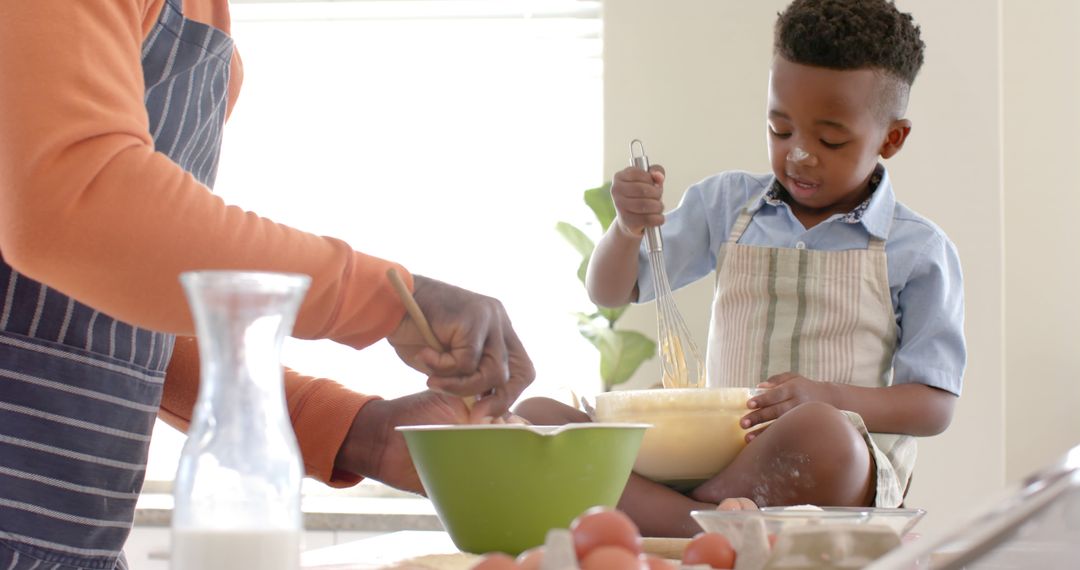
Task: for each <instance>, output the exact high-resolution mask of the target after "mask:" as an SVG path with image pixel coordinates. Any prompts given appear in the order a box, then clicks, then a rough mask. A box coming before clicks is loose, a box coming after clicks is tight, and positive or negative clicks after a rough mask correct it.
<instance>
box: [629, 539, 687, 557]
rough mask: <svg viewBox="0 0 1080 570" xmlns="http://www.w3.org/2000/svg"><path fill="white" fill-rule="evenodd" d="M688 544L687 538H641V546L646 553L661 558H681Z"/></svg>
mask: <svg viewBox="0 0 1080 570" xmlns="http://www.w3.org/2000/svg"><path fill="white" fill-rule="evenodd" d="M687 544H690V539H689V538H654V537H645V538H643V539H642V544H641V548H642V550H644V551H645V553H646V554H655V555H657V556H660V557H661V558H668V559H671V560H682V554H683V550H686V545H687Z"/></svg>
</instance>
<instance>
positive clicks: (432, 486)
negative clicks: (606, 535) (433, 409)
mask: <svg viewBox="0 0 1080 570" xmlns="http://www.w3.org/2000/svg"><path fill="white" fill-rule="evenodd" d="M648 427H649V425H648V424H626V423H583V424H568V425H565V426H527V425H517V424H506V425H499V424H496V425H460V426H458V425H455V426H446V425H442V426H402V427H399V428H397V429H398V430H399V431H401V432H403V433H404V435H405V441H406V443H407V444H408V446H409V454H410V455H411V456H412V460H413V463H414V464H415V465H416V470H417V472H418V473H419V474H420V481H421V482H422V483H423V484H424V490H425V491H426V492H427V496H428V498H430V499H431V502H432V503H433V504H434V505H435V511H436V512H438V514H439V519H441V520H442V523H443V526H445V527H446V531H447V533H449V535H450V538H451V539H452V540H453V541H454V544H455V545H457V547H458V548H460V549H461V550H463V551H465V552H473V553H477V554H482V553H485V552H493V551H502V552H505V553H507V554H511V555H517V554H519V553H521V552H522V551H524V550H527V549H529V548H532V547H534V546H538V545H541V544H543V543H544V539H545V537H546V535H547V531H548V530H550V529H552V528H567V527H568V526H570V523H571V522H572V521H573V520H574V517H576V516H578V515H580V514H581V513H582V512H583V511H584V510H586V509H588V508H589V507H592V506H595V505H606V506H609V507H613V506H615V503H616V502H618V500H619V495H621V494H622V491H623V487H625V486H626V482H627V480H628V479H629V478H630V470H631V468H632V467H633V465H634V459H635V458H636V457H637V452H638V448H639V447H640V446H641V439H642V437H643V436H644V435H645V430H646V428H648Z"/></svg>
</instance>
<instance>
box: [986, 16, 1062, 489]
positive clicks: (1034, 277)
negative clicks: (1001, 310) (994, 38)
mask: <svg viewBox="0 0 1080 570" xmlns="http://www.w3.org/2000/svg"><path fill="white" fill-rule="evenodd" d="M1003 22H1004V27H1003V31H1004V41H1003V45H1004V78H1005V84H1004V95H1005V111H1006V112H1005V114H1004V148H1005V188H1006V191H1005V228H1006V234H1005V235H1006V240H1005V259H1006V263H1007V267H1008V271H1007V272H1006V273H1005V290H1006V292H1007V294H1006V303H1005V309H1006V310H1005V322H1006V327H1005V346H1006V347H1007V351H1006V354H1007V360H1006V368H1005V373H1006V377H1007V378H1008V382H1007V383H1006V391H1005V395H1006V401H1007V405H1006V414H1005V418H1006V422H1005V425H1006V426H1007V429H1006V432H1005V433H1006V440H1005V443H1006V452H1007V453H1006V459H1007V460H1006V471H1005V474H1006V477H1007V478H1008V479H1010V480H1013V479H1017V478H1020V477H1022V476H1024V474H1026V473H1029V472H1031V471H1032V470H1033V469H1035V468H1037V467H1039V466H1041V465H1045V464H1046V463H1047V462H1049V461H1052V460H1053V459H1054V458H1056V457H1057V456H1058V455H1060V454H1061V453H1062V452H1063V451H1064V450H1066V449H1068V448H1070V447H1071V446H1075V445H1077V444H1080V413H1078V412H1080V407H1078V406H1080V333H1078V332H1077V324H1078V323H1080V300H1078V298H1077V294H1076V291H1077V288H1078V284H1080V254H1078V253H1077V251H1076V250H1077V247H1076V244H1078V243H1080V224H1078V223H1077V221H1076V220H1075V217H1076V215H1077V213H1078V212H1080V192H1078V190H1080V183H1077V180H1078V179H1080V177H1078V175H1077V174H1076V169H1077V168H1078V166H1080V138H1078V134H1080V45H1078V44H1077V40H1076V38H1077V37H1078V36H1080V3H1078V2H1076V0H1039V1H1038V2H1025V3H1020V2H1005V3H1004V19H1003Z"/></svg>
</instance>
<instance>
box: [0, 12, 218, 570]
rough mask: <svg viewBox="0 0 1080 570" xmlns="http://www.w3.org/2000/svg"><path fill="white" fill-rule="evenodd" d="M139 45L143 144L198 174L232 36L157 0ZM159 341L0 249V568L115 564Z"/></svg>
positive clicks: (144, 440) (137, 485) (99, 569)
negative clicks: (29, 272) (0, 258)
mask: <svg viewBox="0 0 1080 570" xmlns="http://www.w3.org/2000/svg"><path fill="white" fill-rule="evenodd" d="M142 48H143V49H142V65H143V76H144V81H145V89H146V90H145V96H144V99H145V103H146V110H147V113H148V116H149V119H150V133H151V134H152V135H153V137H154V144H155V148H156V149H157V150H158V151H159V152H162V153H164V154H166V155H168V156H169V157H170V158H171V159H172V160H173V162H175V163H177V164H178V165H180V166H181V167H182V168H184V169H185V170H187V171H188V172H190V173H192V175H194V176H195V178H196V179H198V180H199V181H201V182H203V183H204V184H207V185H212V184H213V180H214V177H215V173H216V171H217V160H218V154H219V149H220V142H221V127H222V125H223V124H224V120H225V110H226V105H227V97H228V85H229V65H230V59H231V56H232V48H233V44H232V40H231V39H230V38H229V37H228V35H226V34H225V33H223V32H221V31H220V30H217V29H214V28H212V27H209V26H206V25H203V24H199V23H195V22H192V21H190V20H187V19H185V18H184V16H183V12H182V9H181V0H166V3H165V6H164V7H163V8H162V12H161V15H160V16H159V18H158V21H157V23H156V25H155V26H154V28H153V29H152V30H151V32H150V35H149V36H148V37H147V39H146V41H145V42H144V43H143V46H142ZM133 215H134V214H133ZM132 239H138V236H132ZM0 253H2V252H0ZM173 341H174V337H173V336H172V335H168V334H163V333H160V332H155V331H151V330H147V329H143V328H140V327H136V326H133V325H130V324H128V323H124V322H122V321H119V320H116V319H114V318H112V317H111V316H109V315H107V314H105V313H102V312H100V311H97V310H96V309H94V308H93V307H90V306H88V305H85V304H83V303H80V302H79V301H77V300H75V299H72V298H71V297H68V296H67V295H65V294H63V293H61V292H60V291H57V290H56V289H53V288H52V287H49V286H48V284H45V283H40V282H38V281H35V280H33V279H31V278H29V277H27V276H25V275H23V274H21V273H19V272H18V271H17V270H15V269H14V268H12V267H11V266H10V265H8V264H7V263H6V262H0V570H83V569H95V570H112V569H113V568H120V569H125V568H127V564H126V561H125V560H124V558H123V555H122V550H123V547H124V542H125V541H126V540H127V536H128V533H129V532H130V530H131V524H132V519H133V518H134V513H135V501H136V499H137V498H138V495H139V491H140V489H141V487H142V483H143V476H144V474H145V470H146V458H147V451H148V446H149V443H150V433H151V431H152V430H153V427H154V420H155V418H156V417H157V411H158V405H159V403H160V400H161V391H162V383H163V382H164V379H165V370H166V368H167V366H168V364H169V357H170V356H171V355H172V348H173Z"/></svg>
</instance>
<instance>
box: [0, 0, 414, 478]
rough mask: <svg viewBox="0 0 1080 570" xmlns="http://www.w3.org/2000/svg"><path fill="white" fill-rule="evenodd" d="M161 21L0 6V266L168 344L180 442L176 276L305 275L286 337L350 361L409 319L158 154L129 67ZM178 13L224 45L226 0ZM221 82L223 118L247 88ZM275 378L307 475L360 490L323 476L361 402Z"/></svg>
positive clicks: (118, 9)
mask: <svg viewBox="0 0 1080 570" xmlns="http://www.w3.org/2000/svg"><path fill="white" fill-rule="evenodd" d="M162 5H163V0H103V1H90V2H71V1H70V0H34V1H33V2H21V1H16V2H3V3H0V253H2V254H3V257H4V259H5V260H6V261H7V262H8V263H9V264H10V265H11V266H12V267H13V268H15V269H17V270H18V271H19V272H21V273H23V274H25V275H27V276H29V277H31V278H33V279H36V280H38V281H41V282H42V283H46V284H48V285H49V286H51V287H53V288H55V289H57V290H59V291H61V292H63V293H65V294H67V295H69V296H71V297H73V298H75V299H77V300H79V301H81V302H83V303H85V304H87V305H90V306H93V307H95V308H97V309H98V310H100V311H103V312H105V313H107V314H109V315H111V316H113V317H116V318H119V319H122V320H124V321H127V322H129V323H132V324H134V325H137V326H140V327H145V328H150V329H155V330H160V331H164V332H170V333H174V334H177V335H179V337H180V338H178V339H177V343H176V348H175V350H174V353H173V357H172V361H171V364H170V366H169V369H168V375H167V379H166V383H165V393H164V395H163V398H162V411H161V415H162V417H164V418H165V419H167V420H169V421H171V422H172V423H174V424H176V425H180V426H181V427H183V426H185V425H186V421H187V419H188V418H190V414H191V408H192V406H193V404H194V401H195V396H196V394H197V386H198V356H197V349H196V345H195V342H194V340H193V339H192V338H183V337H191V336H192V335H194V325H193V323H192V319H191V313H190V311H189V309H188V305H187V302H186V300H185V298H184V295H183V292H182V289H181V286H180V283H179V281H178V276H179V275H180V273H182V272H184V271H189V270H196V269H247V270H263V271H284V272H295V273H304V274H307V275H310V276H311V277H312V281H311V286H310V289H309V291H308V293H307V296H306V298H305V300H304V303H303V306H302V307H301V309H300V312H299V315H298V318H297V321H296V325H295V327H294V336H297V337H299V338H308V339H312V338H329V339H333V340H335V341H338V342H341V343H344V344H347V345H349V346H352V347H355V348H362V347H364V346H367V345H369V344H371V343H373V342H375V341H377V340H379V339H381V338H383V337H385V336H386V335H387V334H389V333H390V332H391V331H392V330H393V328H394V327H395V326H396V325H397V324H398V323H399V322H400V321H401V319H402V317H403V315H404V307H403V306H402V304H401V303H400V301H399V300H398V299H397V297H396V295H395V294H394V292H393V289H392V288H391V287H390V286H389V284H388V283H386V279H385V272H386V269H387V268H388V267H391V266H394V267H398V266H397V265H396V264H392V263H390V262H388V261H385V260H381V259H378V258H375V257H371V256H368V255H365V254H363V253H360V252H357V251H354V250H353V249H352V248H351V247H350V246H349V245H347V244H346V243H344V242H342V241H340V240H336V239H332V238H328V237H321V236H317V235H313V234H309V233H305V232H301V231H298V230H296V229H293V228H290V227H287V226H284V225H281V224H277V223H275V222H273V221H271V220H268V219H266V218H261V217H259V216H257V215H255V214H254V213H251V212H246V211H244V210H243V209H241V208H239V207H236V206H231V205H228V204H226V203H225V202H223V201H222V200H221V199H220V198H218V197H216V196H214V195H213V194H212V193H211V192H210V190H209V189H208V188H206V187H205V186H204V185H202V184H200V183H199V182H198V181H196V180H195V179H194V178H193V177H192V176H191V175H190V174H189V173H187V172H185V171H184V170H183V169H181V168H180V167H178V166H177V165H176V164H175V163H173V162H172V161H171V160H170V159H169V158H167V157H166V156H165V155H163V154H161V153H159V152H155V150H154V141H153V139H152V138H151V135H150V132H149V124H148V118H147V112H146V109H145V106H144V81H143V74H142V67H141V63H140V53H141V47H142V43H143V40H144V39H145V37H146V34H147V33H148V31H149V30H150V29H151V28H152V27H153V25H154V22H155V21H156V20H157V17H158V14H159V13H160V11H161V8H162ZM184 12H185V16H186V17H188V18H189V19H192V20H196V21H200V22H202V23H205V24H209V25H211V26H214V27H216V28H219V29H221V30H222V31H225V32H228V31H229V12H228V2H227V0H185V1H184ZM231 66H232V77H231V84H230V94H229V107H230V109H231V107H232V104H233V103H235V101H236V98H237V96H238V94H239V87H240V82H241V78H242V67H241V64H240V59H239V57H238V56H237V55H236V54H235V53H234V55H233V59H232V64H231ZM399 269H400V267H399ZM402 272H403V274H405V275H406V280H407V282H408V284H409V286H410V287H411V286H412V277H411V275H408V273H407V272H404V271H402ZM286 376H287V377H286V392H287V397H288V403H289V412H290V415H291V417H292V419H293V423H294V426H295V428H296V432H297V437H298V439H299V441H300V447H301V451H302V453H303V455H304V459H305V463H306V465H307V469H308V473H309V474H310V475H312V476H314V477H316V478H318V479H321V480H323V481H326V482H331V483H333V484H348V483H350V482H355V481H356V480H357V477H355V476H352V475H349V474H343V473H336V474H335V473H334V472H333V461H334V458H335V456H336V454H337V451H338V449H339V447H340V445H341V443H342V441H343V439H344V437H345V434H346V433H347V431H348V428H349V426H350V425H351V423H352V420H353V417H354V416H355V414H356V412H357V411H359V409H360V408H361V407H362V406H363V405H364V404H365V403H366V402H368V401H370V400H371V399H372V397H371V396H364V395H360V394H357V393H354V392H351V391H349V390H347V389H346V388H344V387H342V386H340V385H339V384H336V383H334V382H332V381H330V380H325V379H314V378H309V377H304V376H301V375H299V374H296V373H293V372H288V373H287V375H286Z"/></svg>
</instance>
